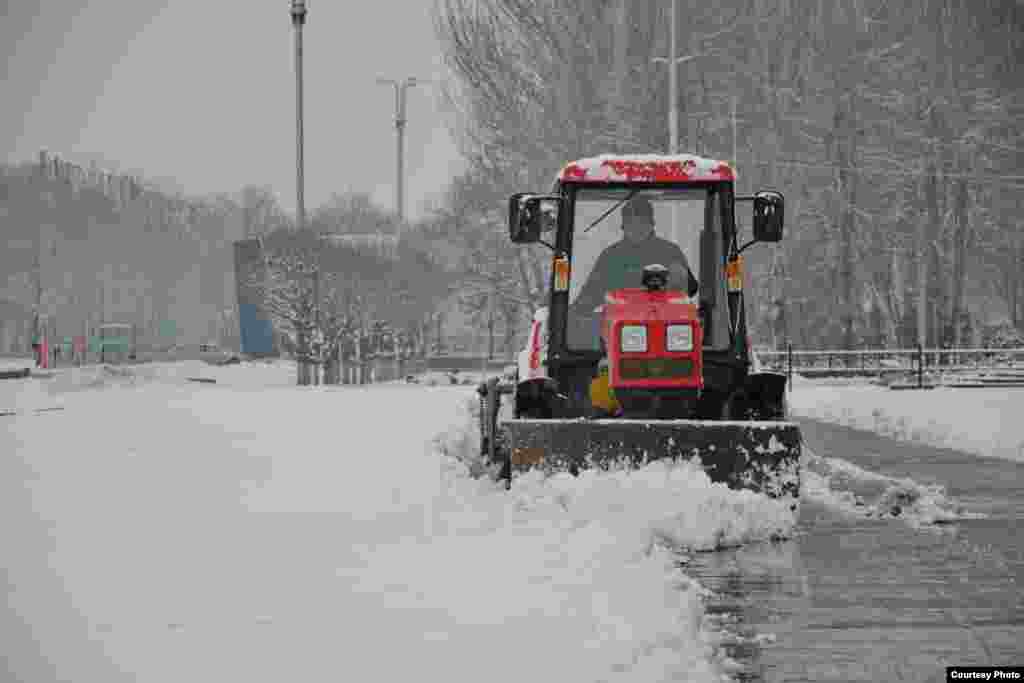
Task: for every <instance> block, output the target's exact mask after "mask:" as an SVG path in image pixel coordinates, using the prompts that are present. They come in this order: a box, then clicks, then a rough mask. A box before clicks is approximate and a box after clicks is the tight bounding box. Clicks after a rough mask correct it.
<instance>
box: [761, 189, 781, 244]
mask: <svg viewBox="0 0 1024 683" xmlns="http://www.w3.org/2000/svg"><path fill="white" fill-rule="evenodd" d="M785 204H786V203H785V200H784V199H783V198H782V195H781V194H780V193H778V192H758V193H757V194H755V195H754V239H755V240H756V241H758V242H779V241H781V240H782V224H783V222H784V218H785V208H786V207H785Z"/></svg>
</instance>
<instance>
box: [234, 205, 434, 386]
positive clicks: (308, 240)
mask: <svg viewBox="0 0 1024 683" xmlns="http://www.w3.org/2000/svg"><path fill="white" fill-rule="evenodd" d="M325 215H328V214H324V213H321V214H320V219H323V218H324V216H325ZM329 215H330V216H332V217H333V218H335V219H338V220H345V216H344V215H339V214H329ZM314 225H316V223H314ZM354 225H365V223H359V224H354ZM264 252H265V254H266V269H265V271H264V272H263V273H258V274H256V275H254V276H253V280H252V282H251V283H250V284H251V285H253V286H255V287H257V289H258V290H260V291H261V292H262V298H263V300H264V302H265V306H266V311H267V313H268V314H269V315H270V318H271V320H272V322H273V323H274V326H275V328H276V329H277V330H278V331H279V332H280V333H281V334H282V335H283V338H284V339H285V340H286V342H287V344H288V346H289V347H290V349H291V351H292V353H293V354H294V355H295V358H296V360H297V361H298V366H299V374H298V380H299V383H300V384H309V383H311V382H312V383H318V381H319V377H320V370H321V369H322V371H323V381H324V382H325V383H337V382H338V381H340V379H341V374H340V363H341V361H343V360H345V361H349V362H365V361H367V360H369V359H371V358H372V355H373V354H374V353H376V352H378V351H387V350H389V349H387V347H388V346H390V347H391V348H390V351H391V352H392V353H394V354H396V355H397V356H398V357H403V356H404V357H408V356H409V355H410V354H411V353H412V351H413V348H414V347H416V348H418V349H421V348H422V347H423V344H424V342H425V340H426V337H427V332H426V330H425V327H426V325H427V323H428V321H429V313H430V312H431V311H433V310H434V308H435V307H436V306H437V303H438V302H439V301H441V300H442V299H444V298H445V297H446V295H447V291H448V286H449V282H450V276H449V274H448V273H447V272H446V271H445V269H444V268H442V267H441V266H440V265H439V264H438V263H437V262H436V261H435V260H434V259H433V258H431V256H430V255H429V254H427V253H426V252H425V251H423V250H421V249H418V248H416V247H415V246H414V245H413V244H411V243H410V242H409V241H408V240H398V239H397V238H396V237H395V236H388V235H380V234H372V233H371V234H366V233H363V234H360V233H338V232H329V233H323V232H316V231H315V230H312V229H307V230H302V231H298V230H294V229H291V228H288V227H285V228H279V229H277V230H274V231H273V232H271V233H268V234H267V235H266V236H265V237H264ZM388 337H390V343H388V339H387V338H388Z"/></svg>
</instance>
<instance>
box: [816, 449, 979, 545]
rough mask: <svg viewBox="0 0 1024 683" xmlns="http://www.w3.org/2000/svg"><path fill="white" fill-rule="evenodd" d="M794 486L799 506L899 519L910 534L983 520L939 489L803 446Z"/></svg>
mask: <svg viewBox="0 0 1024 683" xmlns="http://www.w3.org/2000/svg"><path fill="white" fill-rule="evenodd" d="M800 486H801V491H800V496H801V498H802V499H803V500H804V501H815V502H818V503H821V504H823V505H826V506H828V507H830V508H832V509H837V510H839V511H841V512H843V513H845V514H848V515H852V516H861V517H872V518H876V519H885V518H899V519H901V520H902V521H904V522H905V523H906V524H908V525H909V526H911V527H913V528H916V529H920V528H922V527H926V526H928V527H935V526H936V525H943V524H948V523H950V522H955V521H958V520H962V519H968V518H980V517H984V516H985V515H983V514H980V513H974V512H968V511H966V510H965V509H964V508H963V506H962V505H960V503H959V502H957V501H956V499H954V498H952V497H950V496H949V495H948V494H947V492H946V489H945V487H944V486H942V485H940V484H922V483H920V482H917V481H914V480H913V479H911V478H909V477H902V478H896V477H888V476H885V475H883V474H879V473H877V472H870V471H868V470H865V469H863V468H861V467H858V466H857V465H854V464H852V463H850V462H848V461H846V460H842V459H840V458H824V457H821V456H819V455H817V454H815V453H814V452H813V451H811V450H810V449H809V448H807V446H806V445H805V446H804V453H803V458H802V459H801V482H800Z"/></svg>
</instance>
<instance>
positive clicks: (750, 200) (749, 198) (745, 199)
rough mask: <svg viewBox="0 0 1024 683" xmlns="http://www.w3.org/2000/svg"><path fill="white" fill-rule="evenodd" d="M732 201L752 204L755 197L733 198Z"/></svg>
mask: <svg viewBox="0 0 1024 683" xmlns="http://www.w3.org/2000/svg"><path fill="white" fill-rule="evenodd" d="M732 200H733V201H734V202H752V201H754V195H752V194H746V195H742V196H739V197H733V198H732Z"/></svg>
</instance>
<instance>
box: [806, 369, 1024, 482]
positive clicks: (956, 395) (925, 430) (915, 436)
mask: <svg viewBox="0 0 1024 683" xmlns="http://www.w3.org/2000/svg"><path fill="white" fill-rule="evenodd" d="M789 405H790V408H791V409H792V411H793V414H794V415H798V416H804V417H810V418H814V419H819V420H825V421H827V422H835V423H837V424H842V425H846V426H848V427H856V428H858V429H866V430H870V431H874V432H877V433H879V434H884V435H886V436H890V437H893V438H896V439H903V440H908V441H918V442H921V443H927V444H931V445H934V446H944V447H948V448H955V449H958V450H962V451H966V452H969V453H974V454H976V455H982V456H989V457H997V458H1005V459H1008V460H1015V461H1018V462H1024V420H1020V419H1019V418H1018V415H1019V413H1020V406H1021V405H1024V389H1021V388H1006V387H1001V388H995V387H993V388H985V389H954V388H950V387H937V388H935V389H931V390H927V391H917V390H905V391H893V390H891V389H887V388H884V387H879V386H863V385H861V386H857V385H851V384H845V385H836V384H826V383H823V382H818V381H809V380H799V381H795V382H794V388H793V391H792V392H791V393H790V394H789Z"/></svg>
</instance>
